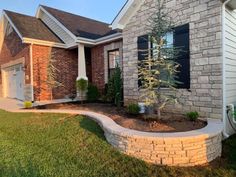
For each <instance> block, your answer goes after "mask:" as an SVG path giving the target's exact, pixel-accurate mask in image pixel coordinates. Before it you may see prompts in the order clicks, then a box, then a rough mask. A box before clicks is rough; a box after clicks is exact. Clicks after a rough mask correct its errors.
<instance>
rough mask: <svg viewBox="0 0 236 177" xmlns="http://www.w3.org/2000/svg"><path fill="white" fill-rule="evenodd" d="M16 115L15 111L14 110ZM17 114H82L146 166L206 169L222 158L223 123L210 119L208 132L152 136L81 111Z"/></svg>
mask: <svg viewBox="0 0 236 177" xmlns="http://www.w3.org/2000/svg"><path fill="white" fill-rule="evenodd" d="M11 111H13V110H11ZM17 112H36V113H41V112H43V113H69V114H80V115H84V116H87V117H89V118H90V119H92V120H94V121H96V122H97V123H98V124H99V125H100V126H101V128H102V129H103V130H104V134H105V137H106V139H107V141H108V142H109V143H110V144H111V145H112V146H114V147H115V148H117V149H118V150H120V151H121V152H123V153H125V154H127V155H130V156H133V157H136V158H139V159H142V160H144V161H146V162H150V163H154V164H158V165H169V166H195V165H202V164H205V163H208V162H211V161H212V160H214V159H216V158H217V157H220V156H221V151H222V143H221V142H222V131H223V123H222V121H221V120H214V119H208V125H207V126H206V127H205V128H202V129H199V130H194V131H189V132H180V133H150V132H141V131H136V130H131V129H127V128H124V127H121V126H120V125H118V124H116V123H115V122H114V121H113V120H112V119H111V118H109V117H107V116H105V115H102V114H98V113H94V112H90V111H80V110H17Z"/></svg>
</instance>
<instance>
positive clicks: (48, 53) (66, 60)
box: [33, 45, 78, 100]
mask: <svg viewBox="0 0 236 177" xmlns="http://www.w3.org/2000/svg"><path fill="white" fill-rule="evenodd" d="M50 57H52V58H53V59H54V60H55V63H54V65H55V67H56V68H57V69H58V72H57V73H56V77H57V78H56V80H57V81H58V82H60V83H62V85H63V86H61V87H58V88H54V89H53V91H52V98H53V99H60V98H64V97H65V96H67V95H69V94H71V93H75V81H76V78H77V75H78V51H77V50H65V49H60V48H51V47H46V46H39V45H34V46H33V63H34V97H35V100H50V99H51V89H50V88H49V86H48V84H47V66H48V61H49V58H50Z"/></svg>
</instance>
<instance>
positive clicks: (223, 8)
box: [222, 0, 231, 138]
mask: <svg viewBox="0 0 236 177" xmlns="http://www.w3.org/2000/svg"><path fill="white" fill-rule="evenodd" d="M230 1H231V0H227V1H225V2H224V3H223V5H222V78H223V125H224V130H223V135H224V137H225V138H228V137H229V136H230V135H229V134H228V133H227V132H226V126H227V125H226V121H227V119H226V116H227V115H226V77H225V67H226V64H225V45H226V43H225V10H226V5H227V4H228V3H229V2H230Z"/></svg>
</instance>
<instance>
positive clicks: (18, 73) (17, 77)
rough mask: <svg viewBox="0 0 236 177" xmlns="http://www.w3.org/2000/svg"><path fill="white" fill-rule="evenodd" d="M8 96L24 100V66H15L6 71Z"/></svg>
mask: <svg viewBox="0 0 236 177" xmlns="http://www.w3.org/2000/svg"><path fill="white" fill-rule="evenodd" d="M5 76H6V80H5V81H6V96H7V97H9V98H16V99H19V100H24V72H23V71H22V65H15V66H12V67H9V68H7V69H6V70H5Z"/></svg>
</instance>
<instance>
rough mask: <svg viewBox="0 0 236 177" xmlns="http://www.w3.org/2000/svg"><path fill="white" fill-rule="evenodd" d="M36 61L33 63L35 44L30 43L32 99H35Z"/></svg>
mask: <svg viewBox="0 0 236 177" xmlns="http://www.w3.org/2000/svg"><path fill="white" fill-rule="evenodd" d="M33 67H34V63H33V44H31V45H30V82H31V101H34V69H33Z"/></svg>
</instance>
